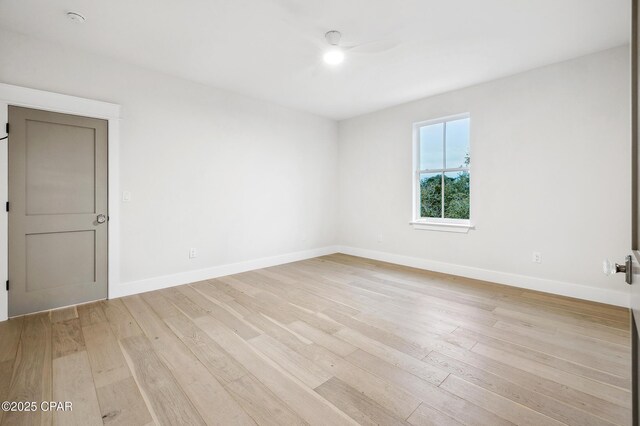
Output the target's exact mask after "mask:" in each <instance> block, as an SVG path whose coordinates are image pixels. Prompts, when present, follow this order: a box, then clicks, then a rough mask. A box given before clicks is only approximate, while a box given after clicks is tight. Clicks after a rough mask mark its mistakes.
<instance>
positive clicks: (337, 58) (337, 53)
mask: <svg viewBox="0 0 640 426" xmlns="http://www.w3.org/2000/svg"><path fill="white" fill-rule="evenodd" d="M322 58H323V59H324V62H325V63H326V64H329V65H339V64H341V63H342V62H343V61H344V52H343V51H342V49H340V48H339V47H334V48H332V49H330V50H327V51H326V52H325V54H324V56H323V57H322Z"/></svg>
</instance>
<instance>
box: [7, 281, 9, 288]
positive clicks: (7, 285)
mask: <svg viewBox="0 0 640 426" xmlns="http://www.w3.org/2000/svg"><path fill="white" fill-rule="evenodd" d="M7 291H9V280H7Z"/></svg>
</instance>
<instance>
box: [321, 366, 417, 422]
mask: <svg viewBox="0 0 640 426" xmlns="http://www.w3.org/2000/svg"><path fill="white" fill-rule="evenodd" d="M316 392H318V393H319V394H320V395H322V396H323V397H324V398H326V399H327V400H328V401H331V402H332V403H333V404H334V405H335V406H336V407H338V408H340V409H341V410H342V411H344V412H345V413H347V414H348V415H349V416H350V417H351V418H352V419H354V420H355V421H357V422H358V423H359V424H361V425H371V426H374V425H389V426H390V425H405V426H406V425H408V423H407V422H405V421H404V419H401V418H398V417H396V416H395V415H394V414H393V413H391V412H389V411H387V410H385V409H384V408H383V407H381V406H380V405H379V404H377V403H376V402H375V401H373V400H371V399H370V398H368V397H367V396H365V395H363V394H362V393H360V392H358V391H357V390H355V389H354V388H352V387H351V386H349V385H348V384H346V383H344V382H343V381H342V380H340V379H338V378H336V377H333V378H331V380H328V381H326V382H324V383H323V384H322V385H320V386H318V387H317V388H316Z"/></svg>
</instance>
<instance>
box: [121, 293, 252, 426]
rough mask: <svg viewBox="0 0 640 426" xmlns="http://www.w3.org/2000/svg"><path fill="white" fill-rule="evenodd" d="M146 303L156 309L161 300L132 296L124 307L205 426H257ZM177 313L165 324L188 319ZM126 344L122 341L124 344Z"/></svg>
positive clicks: (166, 319)
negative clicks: (218, 425)
mask: <svg viewBox="0 0 640 426" xmlns="http://www.w3.org/2000/svg"><path fill="white" fill-rule="evenodd" d="M145 300H147V301H150V302H151V303H152V304H154V305H155V303H156V302H159V300H152V299H150V298H146V299H144V298H142V297H139V296H133V297H129V298H127V299H126V301H125V306H126V307H127V309H129V312H131V315H132V316H133V317H134V318H135V320H136V321H137V323H138V324H139V325H140V328H141V329H142V331H143V332H144V334H145V335H146V337H147V338H148V339H149V340H147V341H146V342H149V344H150V346H151V348H152V349H153V351H154V352H155V354H154V355H157V356H158V357H160V358H161V359H162V361H163V364H164V365H165V366H166V368H168V370H169V371H170V372H171V374H172V375H173V377H174V378H175V379H176V381H177V384H178V386H179V388H180V389H181V390H182V391H184V393H185V395H187V397H188V398H189V400H190V401H191V403H192V404H193V406H194V407H195V408H196V410H197V412H198V413H199V415H200V416H201V417H202V418H203V420H204V422H205V423H206V424H209V425H212V424H220V425H224V424H237V425H250V424H255V423H254V422H253V421H252V420H251V418H250V417H249V416H248V415H247V413H246V412H245V411H244V410H242V409H241V408H240V406H239V405H238V404H237V402H236V401H235V400H234V399H233V398H231V396H230V395H229V394H228V392H227V391H226V390H225V389H224V387H223V386H222V385H221V384H220V382H218V381H217V380H216V378H215V377H214V375H213V374H211V372H210V371H209V370H208V369H207V368H206V367H205V366H204V365H203V364H202V363H201V362H200V361H199V360H198V358H197V357H196V356H195V355H194V354H193V353H192V352H191V351H190V350H189V349H188V347H187V346H185V344H184V343H182V341H181V340H180V339H179V338H178V337H177V336H176V335H175V334H174V333H173V332H172V331H171V329H170V328H169V327H168V325H167V324H166V323H165V322H163V321H161V320H160V318H159V317H158V316H157V315H156V313H154V310H152V309H151V306H149V305H147V304H146V303H145ZM161 305H163V306H164V303H163V302H162V303H161ZM175 312H176V316H172V317H168V318H165V321H168V320H170V319H172V318H176V317H179V318H184V319H186V317H185V316H184V315H183V314H182V313H180V312H179V311H175ZM127 339H130V338H127ZM125 340H126V339H123V340H121V344H122V342H123V341H125ZM136 380H137V378H136Z"/></svg>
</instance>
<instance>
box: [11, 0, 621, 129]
mask: <svg viewBox="0 0 640 426" xmlns="http://www.w3.org/2000/svg"><path fill="white" fill-rule="evenodd" d="M630 3H631V2H630V0H437V1H436V0H387V1H385V0H134V1H132V0H104V1H98V0H55V1H53V0H0V27H4V28H6V29H10V30H13V31H17V32H20V33H23V34H27V35H31V36H34V37H38V38H42V39H47V40H50V41H54V42H58V43H62V44H65V45H71V46H75V47H77V48H80V49H84V50H89V51H92V52H95V53H100V54H104V55H108V56H111V57H116V58H119V59H122V60H126V61H128V62H132V63H135V64H138V65H141V66H144V67H147V68H152V69H156V70H159V71H162V72H166V73H169V74H173V75H176V76H180V77H183V78H186V79H189V80H194V81H197V82H200V83H204V84H207V85H211V86H215V87H221V88H225V89H229V90H233V91H236V92H240V93H244V94H247V95H250V96H254V97H257V98H261V99H266V100H270V101H273V102H276V103H279V104H282V105H286V106H289V107H293V108H297V109H301V110H306V111H310V112H313V113H316V114H320V115H323V116H326V117H330V118H334V119H343V118H348V117H352V116H355V115H359V114H363V113H366V112H370V111H374V110H378V109H381V108H385V107H388V106H391V105H395V104H399V103H402V102H406V101H410V100H413V99H418V98H421V97H424V96H428V95H432V94H436V93H441V92H444V91H447V90H452V89H456V88H459V87H464V86H469V85H471V84H475V83H479V82H482V81H487V80H491V79H495V78H497V77H501V76H505V75H509V74H514V73H516V72H520V71H524V70H527V69H531V68H535V67H538V66H541V65H545V64H549V63H553V62H558V61H561V60H563V59H568V58H572V57H576V56H581V55H584V54H588V53H592V52H596V51H599V50H604V49H607V48H610V47H614V46H618V45H622V44H624V43H627V42H628V40H629V33H630V30H629V26H630V18H629V16H630V13H629V11H630ZM70 10H73V11H76V12H79V13H82V14H83V15H85V16H86V18H87V22H86V23H85V24H82V25H77V24H74V23H73V22H71V21H70V20H68V19H67V18H66V17H65V12H67V11H70ZM332 29H337V30H340V31H341V32H342V33H343V41H344V42H347V43H361V42H370V41H385V42H398V43H399V45H397V46H396V47H395V48H393V49H391V50H388V51H385V52H383V53H377V54H362V53H361V54H357V55H356V54H350V55H348V56H347V59H346V61H345V62H344V63H343V64H342V65H341V66H339V67H337V68H329V67H327V66H325V65H324V64H323V63H322V60H321V56H322V55H321V53H322V52H321V49H320V48H319V46H321V43H323V42H324V39H323V36H324V33H325V32H326V31H328V30H332Z"/></svg>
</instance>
